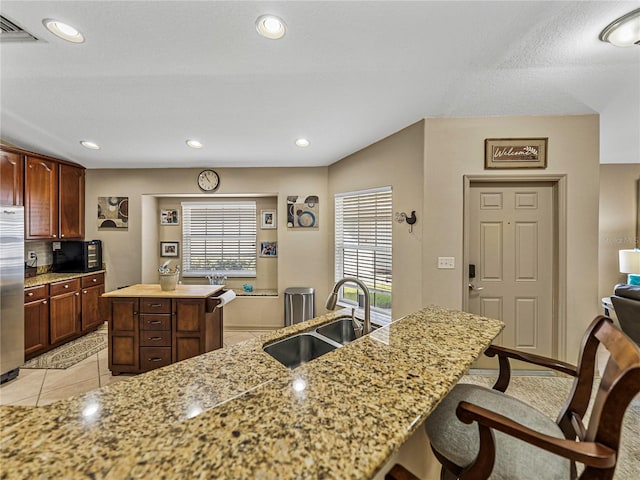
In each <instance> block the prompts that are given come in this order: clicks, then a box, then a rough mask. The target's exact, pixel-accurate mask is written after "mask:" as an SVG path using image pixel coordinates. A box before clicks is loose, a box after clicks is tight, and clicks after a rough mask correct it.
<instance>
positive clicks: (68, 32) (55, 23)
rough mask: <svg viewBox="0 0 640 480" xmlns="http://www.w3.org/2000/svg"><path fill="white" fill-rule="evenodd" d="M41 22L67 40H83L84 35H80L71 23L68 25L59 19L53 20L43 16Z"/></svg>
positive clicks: (76, 41) (75, 41) (78, 41)
mask: <svg viewBox="0 0 640 480" xmlns="http://www.w3.org/2000/svg"><path fill="white" fill-rule="evenodd" d="M42 23H43V24H44V26H45V27H47V29H48V30H49V31H50V32H51V33H53V34H54V35H56V36H57V37H60V38H61V39H63V40H66V41H67V42H72V43H82V42H84V35H82V33H80V32H79V31H78V29H76V28H74V27H72V26H71V25H68V24H66V23H64V22H61V21H59V20H54V19H52V18H45V19H44V20H43V21H42Z"/></svg>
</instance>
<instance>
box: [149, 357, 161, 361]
mask: <svg viewBox="0 0 640 480" xmlns="http://www.w3.org/2000/svg"><path fill="white" fill-rule="evenodd" d="M149 361H150V362H161V361H162V359H161V358H160V357H153V358H150V359H149Z"/></svg>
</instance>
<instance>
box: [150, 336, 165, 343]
mask: <svg viewBox="0 0 640 480" xmlns="http://www.w3.org/2000/svg"><path fill="white" fill-rule="evenodd" d="M148 340H153V341H154V342H157V341H158V340H162V337H149V338H148Z"/></svg>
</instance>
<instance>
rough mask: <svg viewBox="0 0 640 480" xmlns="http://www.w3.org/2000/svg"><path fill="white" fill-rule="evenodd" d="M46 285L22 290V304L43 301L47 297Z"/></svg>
mask: <svg viewBox="0 0 640 480" xmlns="http://www.w3.org/2000/svg"><path fill="white" fill-rule="evenodd" d="M47 287H48V285H39V286H37V287H30V288H25V289H24V303H29V302H35V301H36V300H44V299H45V298H47V296H48V295H49V292H48V288H47Z"/></svg>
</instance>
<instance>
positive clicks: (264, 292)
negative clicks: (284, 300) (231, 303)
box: [233, 288, 278, 297]
mask: <svg viewBox="0 0 640 480" xmlns="http://www.w3.org/2000/svg"><path fill="white" fill-rule="evenodd" d="M233 291H234V292H235V293H236V295H237V296H239V297H277V296H278V290H276V289H275V288H274V289H270V288H260V289H254V290H252V291H250V292H247V291H245V290H244V289H242V288H234V289H233Z"/></svg>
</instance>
